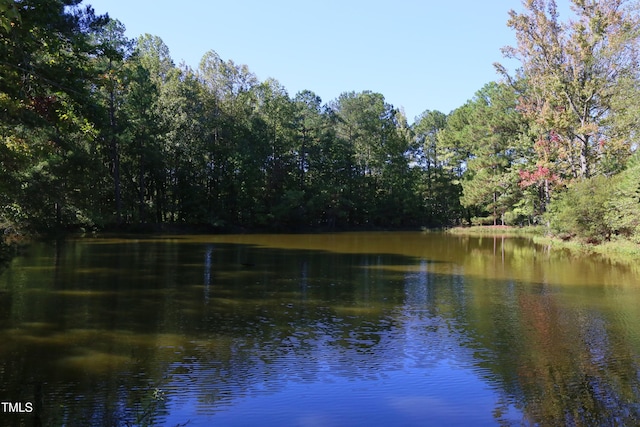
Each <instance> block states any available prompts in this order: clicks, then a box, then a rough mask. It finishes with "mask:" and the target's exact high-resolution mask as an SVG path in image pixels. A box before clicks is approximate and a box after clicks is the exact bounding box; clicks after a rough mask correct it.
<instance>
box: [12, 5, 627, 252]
mask: <svg viewBox="0 0 640 427" xmlns="http://www.w3.org/2000/svg"><path fill="white" fill-rule="evenodd" d="M615 1H617V0H612V2H614V3H615ZM542 3H544V2H542ZM542 3H537V2H534V3H531V4H529V3H527V5H528V6H527V7H529V8H531V7H534V8H537V7H538V6H540V4H542ZM79 4H80V1H79V0H38V1H35V0H25V1H20V2H12V1H6V0H4V1H3V0H0V37H1V38H2V43H0V58H2V60H0V164H2V168H1V169H0V215H1V217H2V220H3V221H7V222H10V223H12V224H17V225H26V226H30V227H32V228H37V229H45V230H46V229H51V228H59V227H77V226H106V225H109V224H118V225H120V224H125V223H126V224H143V223H158V224H160V223H167V222H169V223H183V224H208V225H210V226H220V225H225V226H231V227H233V226H240V227H255V226H259V227H277V228H279V229H287V228H304V227H351V226H367V227H370V226H376V227H377V226H381V227H386V226H420V225H426V226H437V227H442V226H450V225H455V224H460V223H461V222H463V221H466V222H472V221H476V222H487V221H488V222H490V223H493V224H495V223H506V224H532V223H537V222H539V221H540V217H541V215H542V213H543V212H544V210H545V208H546V204H547V200H548V198H549V195H550V194H551V192H552V190H553V187H554V185H555V186H558V188H560V187H561V184H564V183H565V182H568V181H567V179H568V178H570V177H571V175H572V174H573V176H574V177H577V176H579V175H580V174H579V173H578V169H579V168H580V167H582V166H583V165H578V163H575V162H578V161H579V158H580V156H581V155H586V156H587V157H585V159H583V160H585V161H588V162H595V163H593V164H589V165H584V166H585V167H587V166H588V171H587V172H594V173H598V174H602V175H606V176H612V175H613V174H615V173H619V172H620V171H622V170H623V169H624V168H625V164H626V160H627V157H628V155H629V147H631V146H632V144H633V143H634V141H636V140H635V139H634V138H637V136H635V134H636V133H637V132H635V131H634V129H635V128H636V127H637V126H636V124H637V123H640V120H639V119H638V118H639V117H640V115H638V114H637V108H635V106H636V101H634V100H633V99H632V98H633V97H631V96H622V94H621V93H622V92H621V91H620V90H617V89H618V88H620V87H622V83H624V87H625V88H626V89H625V90H627V91H628V92H629V93H636V92H637V88H638V80H637V76H636V75H635V74H629V73H626V74H625V76H624V79H620V80H618V81H616V82H615V84H610V85H608V84H605V83H607V82H602V81H600V80H598V81H597V82H596V83H598V85H600V86H598V87H597V88H595V89H594V90H595V91H596V92H597V93H600V92H598V90H600V89H602V88H604V89H607V88H610V89H612V91H613V92H612V94H611V96H609V92H606V91H605V92H606V93H605V92H602V93H603V94H604V95H606V97H605V96H604V95H603V97H599V96H595V95H594V97H593V98H592V100H597V101H598V102H600V101H602V102H604V101H605V98H606V105H605V104H602V105H595V107H594V108H595V109H594V110H589V111H591V112H594V111H595V112H596V113H597V111H599V110H598V108H600V107H606V108H608V110H607V111H609V112H610V114H605V115H603V116H602V117H600V116H598V117H593V116H589V117H587V118H586V119H588V120H587V122H588V123H587V124H589V126H586V127H585V126H582V128H580V129H578V127H577V126H573V127H574V128H575V129H573V128H571V126H570V124H571V123H573V124H575V117H569V115H570V114H569V115H568V112H569V111H570V109H569V108H567V106H566V105H564V106H563V105H562V103H561V102H560V101H558V100H555V101H554V102H555V103H553V104H549V105H546V104H545V102H542V101H544V100H541V99H538V98H536V97H535V96H536V95H539V94H540V93H542V92H540V91H543V92H544V90H546V89H548V87H547V86H546V84H547V83H548V80H544V81H539V80H535V78H534V77H536V75H535V73H533V74H531V73H529V74H527V75H524V74H523V75H522V76H518V77H519V78H518V79H509V83H511V84H510V85H507V84H506V83H489V84H487V85H485V86H484V87H483V88H482V89H481V90H479V91H478V92H477V93H476V94H475V96H474V97H473V99H472V100H470V101H469V102H467V103H466V104H465V105H463V106H461V107H460V108H458V109H456V110H454V111H453V112H452V113H451V114H449V115H445V114H443V113H441V112H439V111H428V110H427V111H425V112H424V113H423V114H422V115H421V116H419V117H418V118H416V121H415V123H414V124H413V125H412V126H409V125H408V123H407V119H406V117H405V116H404V113H403V112H402V111H401V110H399V109H396V108H394V106H392V105H390V104H389V103H387V102H386V101H385V98H384V96H383V95H382V94H379V93H375V92H371V91H363V92H346V93H343V94H342V95H340V96H339V97H338V99H337V100H335V101H333V102H330V103H329V104H323V103H322V100H321V99H320V98H319V97H318V96H317V95H315V94H314V93H313V92H311V91H302V92H300V93H298V94H297V95H296V96H294V97H291V96H289V94H288V93H287V90H286V89H285V88H284V87H283V86H282V85H281V84H280V83H278V82H277V81H276V80H274V79H268V80H266V81H263V82H260V81H259V80H258V79H257V77H256V76H255V75H254V74H253V73H251V72H250V71H249V68H248V67H247V66H246V65H239V64H236V63H234V62H233V61H231V60H226V61H225V60H223V59H222V58H220V56H219V55H218V54H217V53H216V52H214V51H209V52H207V53H206V54H205V55H204V56H203V58H202V61H201V63H200V65H199V67H198V69H197V70H192V69H191V68H189V67H187V66H176V65H175V64H174V62H173V60H172V59H171V56H170V53H169V49H168V47H167V46H166V45H165V44H164V42H163V41H162V40H161V39H160V38H159V37H157V36H152V35H149V34H145V35H143V36H141V37H140V38H138V40H136V41H133V40H129V39H128V38H127V37H126V36H125V27H124V25H123V24H122V23H120V22H119V21H117V20H112V19H108V17H106V16H105V17H97V16H95V15H94V14H93V10H92V9H91V8H90V7H81V6H80V5H79ZM538 18H540V16H538ZM613 18H615V19H618V18H621V19H622V18H625V17H624V16H617V17H615V16H613V15H612V19H613ZM518 19H520V18H519V15H517V16H516V15H515V14H512V21H511V22H510V25H512V26H514V28H516V30H517V31H520V33H519V34H520V35H523V34H524V33H526V31H524V30H523V29H522V28H521V27H520V26H519V24H518V25H516V24H517V22H520V21H518ZM559 28H560V27H558V28H555V27H554V31H555V30H559ZM523 31H524V32H523ZM536 34H537V33H536ZM558 34H559V33H558ZM585 34H586V33H585ZM625 34H626V33H625ZM525 35H526V34H525ZM623 36H624V37H627V36H628V34H626V35H623ZM624 37H623V39H624ZM623 39H620V40H623ZM620 40H619V41H620ZM624 40H626V39H624ZM547 41H548V40H547ZM557 42H558V43H560V44H562V43H563V41H562V40H558V41H557ZM519 43H520V47H522V48H523V49H525V50H526V47H527V46H531V45H532V44H531V43H534V42H532V41H531V40H524V39H523V40H520V39H519ZM553 43H556V41H554V42H553ZM589 43H591V44H593V43H592V41H589ZM589 43H587V45H589ZM534 44H535V43H534ZM603 46H604V45H603ZM553 47H554V48H558V49H560V48H562V49H565V48H566V46H556V45H554V46H553ZM574 47H576V46H574ZM604 47H606V48H607V49H608V47H607V46H604ZM613 47H614V46H612V48H613ZM562 49H560V50H558V51H559V52H560V51H562ZM533 50H535V49H533ZM565 50H566V49H565ZM532 52H533V51H532ZM603 52H604V51H603ZM529 53H531V52H529ZM556 59H557V58H556ZM592 59H593V60H594V61H595V60H598V61H601V60H602V58H592ZM596 63H597V62H594V64H596ZM527 64H528V65H530V63H529V62H527V63H526V64H525V65H527ZM556 65H558V64H556ZM560 65H562V66H564V65H566V64H560ZM579 65H580V66H582V65H584V64H579ZM625 70H626V69H625ZM525 71H528V72H532V70H531V69H527V70H525ZM539 71H540V74H539V75H538V76H543V77H545V76H546V77H548V76H549V75H551V74H553V72H554V70H539ZM555 71H557V70H555ZM587 71H589V70H587ZM592 71H593V70H592ZM625 72H626V71H625ZM596 74H597V73H596ZM587 75H591V74H588V73H587V74H585V76H587ZM594 75H595V74H594ZM521 77H524V78H521ZM546 77H545V78H546ZM596 77H597V76H596ZM588 80H589V79H587V80H586V81H587V83H588ZM560 83H561V84H560ZM560 83H558V84H560V86H558V87H560V89H563V90H565V92H566V91H567V90H568V89H571V88H572V86H571V85H570V82H569V81H562V82H560ZM587 83H585V85H586V86H584V85H583V86H584V87H582V86H581V87H578V88H577V89H576V90H578V92H575V93H574V92H570V93H569V92H567V94H568V95H570V96H569V98H570V99H569V101H571V100H572V99H573V98H571V96H573V95H576V94H578V95H580V94H581V93H582V94H584V93H583V92H580V91H581V90H583V89H589V87H590V86H589V84H591V83H588V84H587ZM536 85H538V86H536ZM563 85H564V86H563ZM567 85H569V86H567ZM594 87H595V86H594ZM598 88H600V89H598ZM604 89H603V90H604ZM614 89H616V90H614ZM607 90H608V89H607ZM596 92H593V93H596ZM589 93H591V92H589ZM597 93H596V95H597ZM567 94H565V95H567ZM587 95H588V94H587ZM565 98H566V96H565ZM576 99H578V100H584V99H583V98H580V97H579V96H578V98H576ZM585 99H586V98H585ZM538 101H539V102H538ZM569 101H568V102H569ZM609 101H611V102H609ZM540 102H542V103H540ZM576 102H577V101H576ZM581 102H582V101H581ZM543 104H544V105H543ZM545 105H546V107H545V108H546V109H545V110H544V111H543V112H544V114H538V115H537V116H536V114H532V112H536V111H538V110H536V108H538V107H540V108H542V107H543V106H545ZM551 107H554V108H555V109H554V108H551ZM561 107H562V108H564V109H562V108H561ZM609 107H610V108H609ZM550 108H551V109H550ZM538 112H539V111H538ZM556 113H557V114H556ZM540 118H541V119H540ZM538 119H540V120H538ZM600 119H601V120H600ZM572 120H573V121H572ZM592 122H597V124H598V125H600V124H602V126H600V127H599V128H598V129H596V131H597V132H596V131H594V129H595V128H594V127H593V126H591V124H593V123H592ZM585 123H586V122H585ZM551 125H553V126H551ZM545 126H546V127H545ZM568 129H569V130H571V129H573V130H571V131H572V132H574V134H572V136H571V138H574V137H583V139H585V138H587V136H588V138H590V139H589V144H590V145H589V146H588V150H587V152H584V153H580V152H579V150H576V149H575V147H573V148H571V146H569V147H567V146H565V147H564V148H563V147H561V145H562V144H565V143H566V142H567V141H566V138H567V136H566V135H565V134H566V132H565V134H562V131H567V130H568ZM545 132H546V133H545ZM532 135H533V136H535V137H536V138H535V139H537V142H536V143H535V144H534V143H533V142H534V140H535V139H534V138H533V137H532ZM540 135H543V136H544V137H540ZM596 136H597V137H598V138H600V139H599V140H597V139H596ZM563 138H564V139H563ZM574 139H575V138H574ZM574 142H575V140H574ZM636 142H637V141H636ZM565 145H566V144H565ZM583 157H584V156H583ZM596 160H597V162H596ZM572 162H574V163H573V164H572ZM572 168H573V169H572ZM572 170H573V172H572ZM557 173H561V175H557ZM588 174H589V173H584V174H583V175H584V176H586V175H588ZM638 174H639V172H638V168H637V167H636V166H633V165H631V164H630V165H629V167H628V169H627V170H625V171H624V172H622V174H621V175H620V176H619V178H615V179H614V181H615V182H616V183H619V184H617V185H616V186H615V187H614V192H613V193H612V197H610V198H608V199H606V198H603V199H602V200H600V199H597V201H598V203H592V204H588V203H586V202H585V200H584V199H585V198H586V196H587V194H588V192H589V191H595V190H597V191H599V192H601V187H602V185H601V183H600V181H598V179H599V178H597V179H594V180H589V183H588V184H581V183H580V182H578V183H576V184H575V185H574V186H573V187H571V188H570V189H569V190H567V192H566V193H565V194H564V195H563V196H562V197H559V198H558V199H557V200H556V201H555V202H554V211H553V212H552V213H551V216H550V218H552V222H553V224H554V227H555V229H556V230H557V231H558V232H562V233H564V234H565V235H567V236H572V235H575V236H580V237H582V238H584V239H587V240H592V241H599V240H604V239H607V238H608V237H609V236H610V235H618V236H622V237H625V238H629V239H635V238H637V236H638V223H637V221H636V220H635V218H637V217H639V215H638V210H637V207H638V203H637V198H638V186H639V183H638ZM612 182H613V181H612ZM583 186H587V187H588V186H593V188H591V187H588V188H586V189H585V188H583ZM594 189H595V190H594ZM598 194H601V193H598ZM613 195H615V197H614V196H613ZM603 197H604V195H603ZM605 199H606V200H605ZM603 206H604V207H603ZM585 218H586V219H585ZM591 219H597V220H598V221H599V222H598V221H591ZM605 220H606V221H605ZM603 222H607V223H608V225H607V224H605V225H602V223H603Z"/></svg>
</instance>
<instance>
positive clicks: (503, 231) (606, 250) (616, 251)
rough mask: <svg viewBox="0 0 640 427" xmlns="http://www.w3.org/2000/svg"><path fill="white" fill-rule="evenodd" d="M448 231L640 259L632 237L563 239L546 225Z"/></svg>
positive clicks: (621, 259) (579, 252)
mask: <svg viewBox="0 0 640 427" xmlns="http://www.w3.org/2000/svg"><path fill="white" fill-rule="evenodd" d="M446 232H447V233H450V234H453V235H459V236H465V235H466V236H477V237H482V236H486V237H489V236H502V237H524V238H530V239H531V240H532V241H533V242H534V243H535V244H538V245H542V246H548V247H550V248H551V249H553V250H565V251H569V252H571V253H572V254H575V255H580V256H589V255H596V256H600V257H601V258H603V259H607V260H609V261H611V262H617V263H619V262H622V263H629V262H634V261H637V260H638V259H640V244H637V243H634V242H632V241H630V240H625V239H621V238H614V239H612V240H610V241H607V242H604V243H598V244H593V243H587V242H583V241H579V240H564V239H560V238H558V237H556V236H552V235H550V234H549V233H548V231H547V228H546V227H544V226H525V227H515V226H500V225H499V226H472V227H454V228H450V229H447V230H446Z"/></svg>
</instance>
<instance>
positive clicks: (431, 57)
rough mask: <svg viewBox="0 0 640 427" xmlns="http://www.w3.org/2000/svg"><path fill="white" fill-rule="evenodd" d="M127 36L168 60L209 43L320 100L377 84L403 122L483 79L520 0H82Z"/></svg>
mask: <svg viewBox="0 0 640 427" xmlns="http://www.w3.org/2000/svg"><path fill="white" fill-rule="evenodd" d="M84 4H91V5H92V6H93V7H94V9H95V10H96V12H97V13H105V12H108V13H109V15H110V16H111V17H112V18H116V19H118V20H120V21H121V22H122V23H123V24H124V25H125V26H126V28H127V36H129V37H131V38H134V37H137V36H139V35H140V34H144V33H149V34H152V35H156V36H159V37H160V38H162V40H163V41H164V42H165V44H166V45H167V46H168V47H169V49H170V51H171V56H172V58H173V60H174V62H175V63H176V64H179V63H181V62H182V61H184V62H185V63H186V64H187V65H190V66H192V67H194V68H197V66H198V63H199V62H200V59H201V57H202V55H203V54H204V53H205V52H206V51H208V50H211V49H213V50H215V51H216V52H218V54H219V55H220V56H221V57H222V58H223V59H224V60H227V59H232V60H233V61H234V62H236V63H240V64H247V65H248V66H249V69H250V70H251V71H252V72H254V73H255V74H256V75H257V76H258V78H259V79H260V80H265V79H267V78H269V77H273V78H275V79H277V80H278V81H279V82H280V83H281V84H283V85H284V87H285V88H286V89H287V91H288V92H289V95H290V96H294V95H295V94H296V93H297V92H298V91H301V90H303V89H309V90H312V91H314V92H315V93H316V94H317V95H319V96H320V97H321V98H322V100H323V101H324V102H329V101H331V100H333V99H335V98H337V97H338V96H339V95H340V94H341V93H342V92H346V91H352V90H353V91H362V90H371V91H374V92H380V93H382V94H383V95H384V96H385V99H386V100H387V102H389V103H391V104H393V105H394V106H396V107H401V106H402V107H404V109H405V112H406V114H407V118H408V120H409V123H412V122H413V119H414V117H415V116H417V115H418V114H420V113H421V112H423V111H424V110H427V109H431V110H440V111H442V112H444V113H449V112H450V111H451V110H453V109H455V108H457V107H459V106H461V105H462V104H464V103H465V102H466V101H467V100H468V99H470V98H471V97H473V95H474V93H475V92H476V91H477V90H479V89H480V88H481V87H482V86H483V85H484V84H485V83H488V82H489V81H492V80H496V79H499V76H498V75H497V74H496V72H495V70H494V67H493V65H492V64H493V63H494V62H496V61H502V62H503V63H504V64H505V65H507V66H509V68H510V69H513V68H514V67H515V65H517V64H516V63H513V62H507V61H506V60H504V59H503V58H502V54H501V52H500V48H501V47H503V46H505V45H509V44H514V43H515V35H514V33H513V31H512V30H511V29H509V28H508V27H507V26H506V21H507V19H508V11H509V10H510V9H515V10H518V11H520V10H521V9H522V6H521V3H520V0H492V1H478V0H448V1H447V0H444V1H443V0H440V1H435V0H387V1H378V0H225V1H218V0H202V1H195V0H183V1H165V0H85V1H84Z"/></svg>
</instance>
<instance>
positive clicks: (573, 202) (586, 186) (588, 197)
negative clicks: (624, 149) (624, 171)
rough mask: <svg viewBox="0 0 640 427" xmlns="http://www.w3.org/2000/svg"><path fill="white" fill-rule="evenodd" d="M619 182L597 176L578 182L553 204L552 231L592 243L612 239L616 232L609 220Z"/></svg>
mask: <svg viewBox="0 0 640 427" xmlns="http://www.w3.org/2000/svg"><path fill="white" fill-rule="evenodd" d="M618 182H619V179H618V178H617V177H616V178H607V177H604V176H596V177H593V178H590V179H587V180H584V181H581V182H578V183H576V184H574V185H573V186H571V187H570V188H569V189H567V190H566V191H565V192H564V193H562V194H561V195H559V196H558V197H557V198H556V199H555V200H553V201H552V203H551V205H550V207H549V218H550V226H551V230H552V231H553V232H554V233H555V234H557V235H559V236H560V237H562V238H573V237H576V238H579V239H582V240H585V241H587V242H589V243H600V242H603V241H605V240H608V239H609V238H610V237H611V234H612V232H613V228H612V224H611V223H610V222H609V221H608V219H607V212H608V205H609V203H610V201H611V188H614V187H616V186H617V185H618Z"/></svg>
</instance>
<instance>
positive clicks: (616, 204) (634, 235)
mask: <svg viewBox="0 0 640 427" xmlns="http://www.w3.org/2000/svg"><path fill="white" fill-rule="evenodd" d="M636 159H637V156H636ZM616 182H617V185H616V186H615V187H614V188H613V191H612V192H611V195H610V197H609V199H608V200H607V202H606V205H605V208H606V209H605V214H604V219H605V221H606V222H607V223H608V224H610V227H611V231H612V232H613V233H614V234H616V235H619V236H622V237H624V238H626V239H629V240H631V241H633V242H635V243H640V163H638V162H637V160H636V161H635V162H634V164H633V165H632V166H631V167H629V169H627V170H625V171H624V172H622V173H621V174H620V176H619V178H617V179H616Z"/></svg>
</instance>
